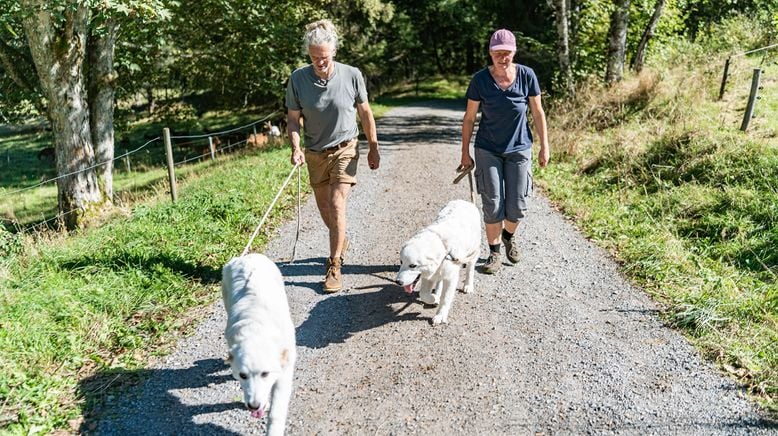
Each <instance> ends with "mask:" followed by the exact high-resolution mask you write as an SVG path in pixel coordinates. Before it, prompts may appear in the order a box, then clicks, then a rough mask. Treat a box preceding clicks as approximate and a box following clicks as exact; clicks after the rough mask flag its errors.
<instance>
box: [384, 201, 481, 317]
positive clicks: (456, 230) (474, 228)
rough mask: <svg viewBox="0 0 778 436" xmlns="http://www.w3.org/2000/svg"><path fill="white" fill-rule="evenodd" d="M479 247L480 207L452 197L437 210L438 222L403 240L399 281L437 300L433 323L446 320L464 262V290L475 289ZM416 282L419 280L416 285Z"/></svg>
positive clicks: (428, 299) (407, 288) (409, 289)
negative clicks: (451, 199)
mask: <svg viewBox="0 0 778 436" xmlns="http://www.w3.org/2000/svg"><path fill="white" fill-rule="evenodd" d="M480 250H481V214H480V212H479V211H478V208H477V207H476V206H475V205H474V204H473V203H470V202H468V201H464V200H454V201H451V202H449V203H448V204H447V205H446V206H445V207H444V208H443V209H442V210H441V211H440V213H438V216H437V219H435V222H433V223H432V224H430V225H429V226H427V227H425V228H424V229H422V230H421V231H419V232H418V233H416V234H415V235H414V236H413V237H411V239H409V240H408V241H406V242H405V244H403V246H402V248H401V249H400V271H399V272H398V273H397V278H396V281H397V283H398V284H399V285H400V286H402V287H403V288H404V289H405V292H407V293H411V292H413V290H414V289H416V290H418V291H419V298H420V299H421V300H422V301H423V302H424V303H427V304H438V311H437V313H436V314H435V316H434V317H433V318H432V324H433V325H437V324H440V323H446V322H448V313H449V311H450V310H451V305H452V303H453V302H454V295H455V294H456V287H457V284H458V283H459V270H460V269H462V266H463V265H464V266H465V284H464V287H463V289H462V291H463V292H464V293H470V292H473V279H474V275H475V263H476V261H477V260H478V254H479V252H480ZM414 283H417V284H416V286H415V288H414ZM433 290H434V291H435V292H434V293H433Z"/></svg>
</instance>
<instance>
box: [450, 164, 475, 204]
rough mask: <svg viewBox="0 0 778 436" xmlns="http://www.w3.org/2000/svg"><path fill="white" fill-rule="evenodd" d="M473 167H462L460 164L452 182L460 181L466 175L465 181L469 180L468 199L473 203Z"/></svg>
mask: <svg viewBox="0 0 778 436" xmlns="http://www.w3.org/2000/svg"><path fill="white" fill-rule="evenodd" d="M473 168H474V167H462V165H460V166H458V167H457V172H458V173H459V175H458V176H457V177H456V178H455V179H454V184H455V185H456V184H457V183H459V182H461V181H462V179H464V178H465V176H467V181H468V182H470V201H471V202H473V204H475V189H474V188H473Z"/></svg>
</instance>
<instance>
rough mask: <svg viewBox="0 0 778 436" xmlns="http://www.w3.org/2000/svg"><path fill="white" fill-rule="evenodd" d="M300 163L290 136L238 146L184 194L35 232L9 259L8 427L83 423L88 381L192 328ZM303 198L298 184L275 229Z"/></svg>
mask: <svg viewBox="0 0 778 436" xmlns="http://www.w3.org/2000/svg"><path fill="white" fill-rule="evenodd" d="M290 170H291V167H290V165H289V151H288V149H287V148H286V147H283V148H277V149H272V150H266V151H263V152H254V153H250V154H245V155H233V157H230V158H228V159H225V160H223V161H221V162H219V163H218V164H214V165H210V164H208V165H201V166H200V167H198V168H195V169H192V170H191V172H190V173H189V174H188V175H187V176H186V179H185V180H184V181H182V183H181V185H182V187H181V189H180V192H179V201H178V202H176V203H175V204H174V203H171V202H170V201H169V199H168V197H167V195H166V194H165V193H164V191H163V192H160V193H159V194H158V195H155V196H152V197H150V198H146V201H144V202H142V203H138V204H137V205H136V206H135V207H133V208H132V210H131V211H129V214H128V216H125V217H119V218H115V219H113V220H111V221H110V222H109V223H108V224H106V225H104V226H103V227H101V228H99V229H91V230H86V231H83V232H82V233H80V234H77V235H71V236H63V235H58V234H51V235H49V237H48V239H46V240H43V239H38V240H33V239H32V238H30V237H26V238H27V239H26V240H25V241H24V245H25V246H24V248H23V249H22V248H19V247H17V250H16V251H15V252H14V253H13V254H11V255H10V256H6V257H4V258H2V261H0V302H1V304H0V323H1V324H2V326H3V328H2V329H1V330H0V426H2V428H3V431H4V432H8V433H12V434H41V433H49V432H52V431H54V430H55V429H69V430H70V431H78V426H77V424H78V423H79V422H80V421H79V417H80V416H81V415H82V414H84V413H85V411H87V408H88V407H91V405H86V404H85V403H84V397H85V396H89V397H90V398H92V397H93V401H97V402H99V398H100V396H99V395H96V396H95V395H91V394H90V393H84V392H82V391H80V390H79V386H78V384H79V381H80V380H83V379H84V378H87V377H89V376H90V375H91V374H94V373H95V372H97V371H102V370H105V369H116V368H126V369H133V368H140V367H142V366H143V365H144V363H145V362H146V361H147V359H148V358H149V357H150V355H149V350H156V351H152V352H155V353H156V352H164V350H166V349H167V347H166V344H170V343H172V342H173V341H174V340H175V339H176V338H177V337H179V335H180V334H181V333H182V332H184V331H186V329H187V328H188V326H189V325H190V324H191V320H192V318H193V317H196V314H197V311H194V312H193V311H192V310H193V309H194V308H198V307H202V306H204V305H206V304H208V303H210V302H212V301H214V300H215V299H216V298H217V296H218V283H219V280H220V268H221V265H223V264H224V263H225V262H226V261H227V260H228V259H229V257H231V256H233V255H236V254H239V253H240V251H241V250H242V249H243V246H244V244H245V243H246V240H247V237H248V235H249V234H250V233H251V231H252V230H253V228H254V226H255V225H256V224H257V222H258V220H259V217H260V216H261V215H262V214H263V213H264V210H265V208H266V207H267V206H268V205H269V203H270V201H271V200H272V198H273V196H274V195H275V193H276V191H277V189H278V188H279V187H280V185H281V182H282V181H283V179H284V177H285V176H286V175H287V174H288V173H289V171H290ZM294 202H295V196H294V195H293V191H292V190H287V194H285V195H284V196H282V199H281V201H280V204H278V205H277V206H276V209H274V213H273V214H272V215H271V218H270V219H269V221H268V222H267V223H266V224H265V228H266V229H272V228H274V227H276V226H277V225H278V224H279V223H281V222H282V221H283V220H284V219H285V217H287V216H288V215H289V212H290V207H291V205H293V204H294ZM264 234H265V233H261V234H260V236H259V237H258V238H257V240H255V242H254V245H253V247H254V248H255V249H261V247H262V246H263V245H264V244H265V242H266V240H265V236H264ZM20 237H23V236H20ZM74 423H76V424H74Z"/></svg>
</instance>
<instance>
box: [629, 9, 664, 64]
mask: <svg viewBox="0 0 778 436" xmlns="http://www.w3.org/2000/svg"><path fill="white" fill-rule="evenodd" d="M664 7H665V0H657V1H656V6H655V7H654V14H653V15H651V20H650V21H649V22H648V26H646V30H645V31H643V36H642V37H641V38H640V43H638V48H637V50H635V56H633V57H632V62H631V63H630V68H632V71H635V72H637V73H639V72H640V71H641V70H642V69H643V61H644V60H645V57H646V47H648V41H649V40H650V39H651V37H653V36H654V30H656V25H657V24H658V23H659V18H660V17H661V16H662V9H664Z"/></svg>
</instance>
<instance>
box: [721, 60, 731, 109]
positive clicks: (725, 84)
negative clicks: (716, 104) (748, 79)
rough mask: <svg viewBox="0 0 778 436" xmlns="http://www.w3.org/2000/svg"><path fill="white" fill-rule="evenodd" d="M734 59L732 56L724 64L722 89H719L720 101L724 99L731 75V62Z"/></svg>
mask: <svg viewBox="0 0 778 436" xmlns="http://www.w3.org/2000/svg"><path fill="white" fill-rule="evenodd" d="M730 59H732V56H730V57H728V58H727V61H726V62H724V76H723V77H722V78H721V88H719V100H721V99H722V98H724V89H725V87H726V86H727V76H728V75H729V61H730Z"/></svg>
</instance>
